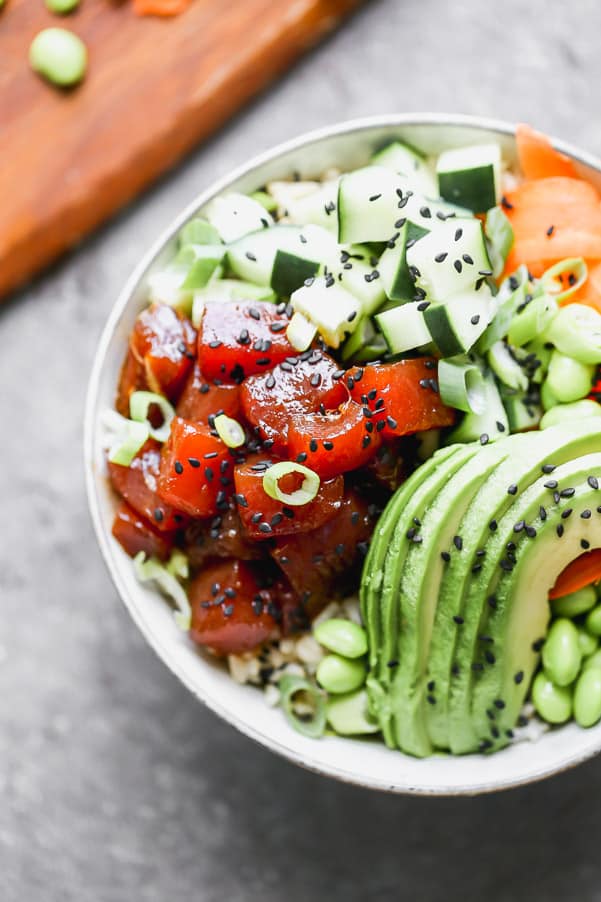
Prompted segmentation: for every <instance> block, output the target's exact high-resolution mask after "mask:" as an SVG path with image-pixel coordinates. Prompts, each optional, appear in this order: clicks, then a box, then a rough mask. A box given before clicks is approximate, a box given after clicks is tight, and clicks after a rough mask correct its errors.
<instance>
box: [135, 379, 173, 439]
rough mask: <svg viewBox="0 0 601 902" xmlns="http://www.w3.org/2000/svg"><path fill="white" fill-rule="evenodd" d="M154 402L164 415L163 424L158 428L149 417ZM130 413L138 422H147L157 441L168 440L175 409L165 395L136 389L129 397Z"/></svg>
mask: <svg viewBox="0 0 601 902" xmlns="http://www.w3.org/2000/svg"><path fill="white" fill-rule="evenodd" d="M153 404H156V406H157V407H158V408H159V410H160V411H161V414H162V416H163V422H162V425H161V426H159V427H156V428H155V427H154V426H153V425H152V423H151V422H150V420H149V419H148V411H149V410H150V408H151V407H152V405H153ZM129 415H130V417H131V418H132V420H135V421H136V422H137V423H146V425H147V426H148V431H149V432H150V435H151V436H152V437H153V438H154V439H156V441H157V442H166V441H167V439H168V438H169V431H170V429H171V421H172V420H173V417H174V416H175V410H174V409H173V407H172V406H171V404H170V403H169V401H168V400H167V398H164V397H163V395H157V394H156V393H155V392H152V391H135V392H132V394H131V395H130V397H129Z"/></svg>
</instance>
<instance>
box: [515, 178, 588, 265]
mask: <svg viewBox="0 0 601 902" xmlns="http://www.w3.org/2000/svg"><path fill="white" fill-rule="evenodd" d="M506 200H507V201H508V203H507V204H506V208H505V213H506V214H507V216H508V218H509V220H510V222H511V225H512V226H513V232H514V236H515V240H514V245H513V248H512V250H511V253H510V254H509V257H508V258H507V264H506V272H513V271H514V270H515V269H516V268H517V267H518V266H519V265H520V264H521V263H526V264H527V265H530V264H532V265H535V264H537V263H540V264H543V265H544V267H545V268H546V267H547V266H549V265H550V263H551V262H552V261H556V260H562V259H564V258H566V257H584V258H585V259H590V260H601V203H600V202H599V195H598V194H597V191H596V189H595V188H594V187H593V186H592V185H591V184H589V183H588V182H585V181H583V180H582V179H574V178H567V177H565V176H554V177H552V178H544V179H543V178H541V179H533V180H531V181H527V182H523V183H522V184H521V185H519V186H518V187H517V188H516V189H515V190H514V191H509V192H507V195H506Z"/></svg>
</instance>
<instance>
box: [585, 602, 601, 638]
mask: <svg viewBox="0 0 601 902" xmlns="http://www.w3.org/2000/svg"><path fill="white" fill-rule="evenodd" d="M584 625H585V627H586V628H587V630H588V631H589V633H591V634H592V635H593V636H601V604H598V605H597V607H596V608H593V610H592V611H589V613H588V615H587V618H586V620H585V621H584Z"/></svg>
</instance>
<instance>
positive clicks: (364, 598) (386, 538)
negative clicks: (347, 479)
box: [360, 447, 457, 746]
mask: <svg viewBox="0 0 601 902" xmlns="http://www.w3.org/2000/svg"><path fill="white" fill-rule="evenodd" d="M456 451H457V447H450V448H442V449H441V450H440V451H437V452H436V453H435V454H434V455H433V456H432V457H431V458H430V459H429V460H428V461H426V462H425V463H424V464H422V466H421V467H420V468H419V470H417V471H416V472H415V473H414V474H412V476H411V477H410V478H409V479H408V480H407V482H405V483H404V484H403V485H402V486H401V487H400V488H399V489H398V490H397V492H396V493H395V494H394V496H393V497H392V498H391V499H390V501H389V502H388V505H387V507H386V509H385V511H384V512H383V513H382V516H381V517H380V519H379V521H378V524H377V526H376V529H375V531H374V534H373V536H372V540H371V543H370V546H369V552H368V554H367V557H366V559H365V564H364V566H363V575H362V578H361V589H360V602H361V613H362V617H363V623H364V624H365V628H366V630H367V635H368V643H369V676H368V678H367V691H368V696H369V706H370V710H371V712H372V713H373V714H374V716H376V717H378V719H379V721H380V724H381V727H382V731H383V734H384V739H385V741H386V742H387V744H388V745H391V746H393V745H394V740H393V738H392V736H391V733H390V706H389V704H388V693H387V692H386V691H385V690H384V689H383V686H382V682H386V684H388V677H389V676H390V673H389V668H388V667H387V664H388V661H389V660H390V652H389V650H388V645H389V643H387V642H386V640H387V638H389V637H390V631H389V633H388V634H385V633H384V632H383V629H382V611H381V593H380V589H381V586H382V580H383V576H384V563H385V561H386V556H387V554H388V549H389V545H390V539H391V537H392V534H393V532H394V529H395V527H396V525H397V522H398V521H399V518H400V517H401V515H402V512H403V510H404V509H405V507H406V505H407V503H408V501H409V500H410V498H411V496H412V495H413V493H414V491H415V488H416V486H417V485H420V484H421V483H422V482H424V481H425V480H426V479H428V478H429V476H430V475H431V473H433V472H435V470H436V469H437V468H438V467H439V466H441V465H442V464H443V462H444V461H445V460H447V459H448V458H449V457H451V456H452V455H453V454H455V452H456ZM395 613H396V609H395ZM391 629H393V630H394V629H396V623H395V624H393V625H392V627H391ZM385 645H386V646H387V648H386V652H387V654H386V653H385V650H384V646H385ZM381 674H384V675H385V679H384V680H383V679H382V677H381Z"/></svg>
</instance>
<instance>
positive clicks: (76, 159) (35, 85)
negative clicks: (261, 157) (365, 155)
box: [0, 0, 361, 296]
mask: <svg viewBox="0 0 601 902" xmlns="http://www.w3.org/2000/svg"><path fill="white" fill-rule="evenodd" d="M360 2H361V0H193V3H192V4H191V6H190V7H189V9H188V10H187V11H186V12H185V13H184V14H183V15H181V16H179V17H177V18H174V19H156V18H139V17H136V16H135V15H134V13H133V10H132V8H131V4H130V3H128V2H127V0H122V2H114V0H83V2H82V6H81V9H80V10H78V11H77V13H76V14H75V15H72V16H69V17H67V18H65V19H63V20H59V19H58V18H57V17H56V16H53V15H51V14H50V13H49V12H48V11H47V10H46V9H45V7H44V5H43V2H42V0H7V4H6V6H5V8H4V9H3V10H2V12H1V13H0V141H1V156H0V160H1V163H0V198H1V202H0V296H2V295H6V294H7V293H8V292H9V291H10V290H11V289H13V288H15V287H17V286H18V285H20V284H21V283H22V282H24V281H26V280H27V279H28V278H30V277H31V276H32V275H33V274H34V273H35V272H36V271H38V270H39V269H40V268H41V267H42V266H44V265H46V264H48V263H50V262H51V261H52V260H54V259H55V258H56V257H58V256H59V255H60V254H61V253H62V252H63V251H65V250H66V249H67V248H69V247H71V246H72V245H73V244H75V243H76V242H77V241H79V240H80V239H81V238H82V237H83V236H85V235H86V234H87V233H88V232H89V231H90V230H91V229H93V228H94V227H95V226H97V225H98V224H99V223H101V222H102V221H103V220H105V219H106V218H107V217H108V216H110V214H111V213H113V212H114V211H115V210H117V209H118V208H119V207H121V206H122V205H123V204H125V203H126V202H127V201H129V200H131V199H132V198H133V197H134V196H135V195H136V194H137V193H138V192H139V191H140V190H141V189H142V188H144V187H145V186H146V185H148V184H149V183H150V182H151V181H152V180H153V179H154V178H156V176H158V175H159V174H160V173H162V172H164V171H165V170H166V169H168V168H169V167H170V166H172V165H173V164H174V163H175V162H176V161H177V160H179V159H180V158H181V157H182V156H183V154H185V153H186V151H188V150H189V149H190V148H191V147H192V146H193V145H194V144H196V143H197V142H198V141H199V140H201V139H202V138H204V137H206V136H207V135H208V134H209V133H210V132H212V131H213V130H214V129H216V128H217V127H218V126H219V125H220V124H222V123H223V122H224V121H225V120H226V119H227V117H229V116H231V114H232V113H233V112H234V111H235V110H236V109H238V108H239V107H240V106H241V105H242V104H243V103H244V102H245V101H246V100H248V99H249V98H250V97H251V96H252V95H253V94H255V93H256V92H257V91H259V90H260V89H261V88H263V87H265V86H266V85H267V84H268V82H269V81H270V80H271V79H273V78H274V77H275V76H276V75H277V74H278V73H281V72H283V71H284V69H285V68H286V67H287V66H289V65H290V64H291V63H292V62H293V61H294V59H295V58H297V57H298V56H299V55H300V54H301V53H302V52H303V51H304V50H306V49H307V48H308V47H310V46H311V45H313V44H315V43H316V42H317V41H318V40H319V39H320V37H322V36H323V35H324V34H325V33H327V32H328V31H330V30H331V29H332V28H334V27H335V26H336V24H337V23H338V22H339V21H340V20H341V18H342V17H343V16H344V15H345V14H347V13H349V12H350V11H351V10H352V9H354V8H355V7H357V6H358V5H359V3H360ZM52 25H64V26H65V27H68V28H71V29H72V30H73V31H75V32H76V33H77V34H78V35H80V36H81V38H82V39H83V40H84V41H85V43H86V44H87V46H88V51H89V69H88V75H87V77H86V80H85V82H84V83H83V84H82V85H81V86H80V87H79V88H77V89H75V90H73V91H67V92H65V91H58V90H56V89H55V88H53V87H51V86H49V85H47V84H46V83H44V82H43V81H42V80H41V79H40V78H39V77H38V76H36V75H34V73H33V72H31V71H30V69H29V65H28V59H27V54H28V48H29V44H30V42H31V40H32V38H33V37H34V35H35V34H36V33H37V32H38V31H39V30H40V29H41V28H45V27H48V26H52ZM249 153H250V149H249Z"/></svg>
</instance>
